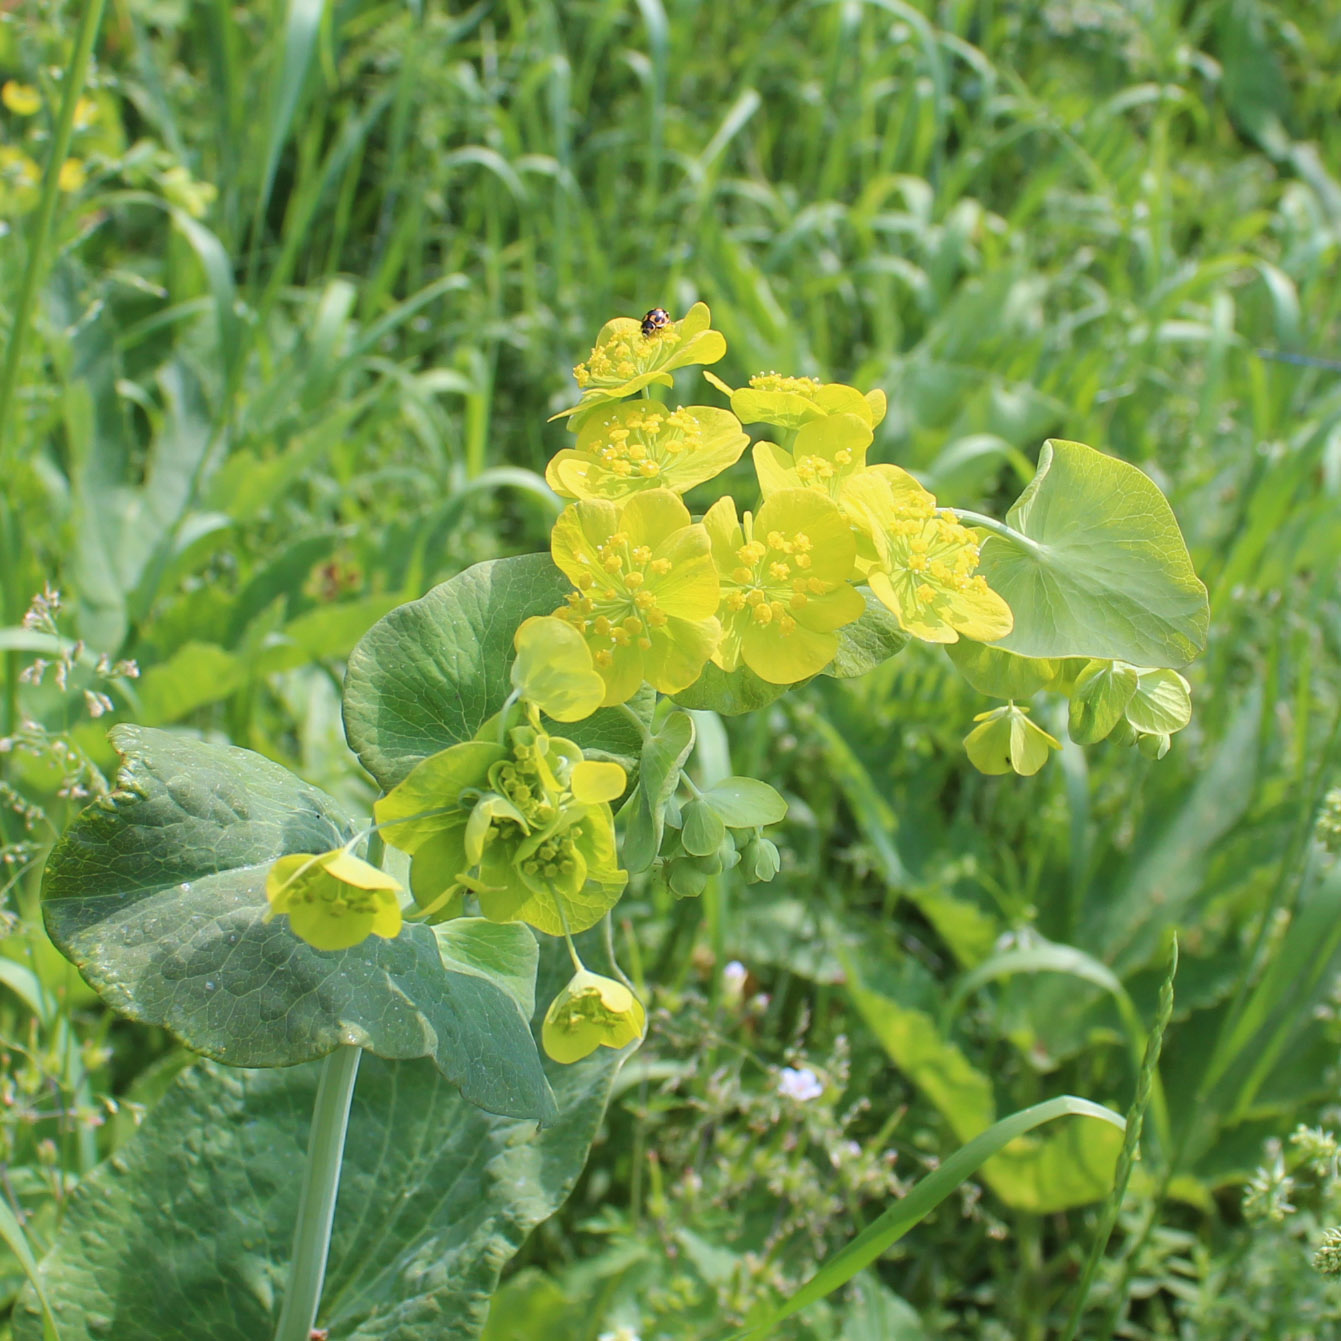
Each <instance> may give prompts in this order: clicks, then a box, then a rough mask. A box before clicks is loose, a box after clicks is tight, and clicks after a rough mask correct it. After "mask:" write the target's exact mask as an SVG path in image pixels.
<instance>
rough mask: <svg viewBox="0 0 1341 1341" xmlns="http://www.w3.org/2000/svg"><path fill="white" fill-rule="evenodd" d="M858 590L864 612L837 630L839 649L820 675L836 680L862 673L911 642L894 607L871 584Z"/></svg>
mask: <svg viewBox="0 0 1341 1341" xmlns="http://www.w3.org/2000/svg"><path fill="white" fill-rule="evenodd" d="M857 594H858V595H859V596H860V597H861V598H862V599H863V600H864V601H865V602H866V613H865V614H863V615H861V616H860V617H859V618H857V619H855V620H854V621H853V622H852V623H851V624H844V625H843V627H842V628H841V629H839V630H838V651H837V652H835V653H834V658H833V660H832V661H831V662H829V664H828V665H827V666H825V668H824V669H823V670H822V671H821V672H820V674H821V675H832V676H833V677H834V679H836V680H850V679H853V678H854V677H856V676H858V675H865V674H866V672H867V671H871V670H874V669H875V668H876V667H877V666H879V665H880V664H881V663H882V662H885V661H888V660H889V659H890V657H892V656H897V655H898V654H899V653H900V652H902V651H903V649H904V648H905V647H907V646H908V644H909V643H910V642H912V637H913V636H912V634H911V633H907V632H905V631H904V628H903V626H902V625H901V624H900V623H899V621H898V619H897V618H896V617H895V615H894V613H893V611H892V610H890V609H889V607H888V606H887V605H886V604H885V603H884V602H883V601H882V600H881V599H880V598H879V597H878V596H877V595H876V594H875V592H873V591H872V590H871V589H870V587H864V586H863V587H858V588H857Z"/></svg>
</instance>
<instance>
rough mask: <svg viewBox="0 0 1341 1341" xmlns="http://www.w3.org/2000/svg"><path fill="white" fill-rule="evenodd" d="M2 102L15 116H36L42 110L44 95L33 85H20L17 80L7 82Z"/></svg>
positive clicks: (1, 94) (1, 91)
mask: <svg viewBox="0 0 1341 1341" xmlns="http://www.w3.org/2000/svg"><path fill="white" fill-rule="evenodd" d="M0 102H3V103H4V104H5V106H6V107H7V108H8V109H9V111H11V112H13V113H14V115H15V116H34V115H36V114H37V113H38V112H39V111H41V110H42V95H41V94H40V93H39V92H38V91H37V90H36V89H35V88H33V86H32V85H31V84H20V83H19V82H18V80H17V79H7V80H6V81H5V85H4V87H3V88H0Z"/></svg>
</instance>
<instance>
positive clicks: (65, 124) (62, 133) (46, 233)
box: [0, 0, 104, 464]
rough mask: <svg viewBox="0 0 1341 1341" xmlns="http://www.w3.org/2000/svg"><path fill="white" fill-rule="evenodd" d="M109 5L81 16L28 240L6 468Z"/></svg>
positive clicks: (2, 442)
mask: <svg viewBox="0 0 1341 1341" xmlns="http://www.w3.org/2000/svg"><path fill="white" fill-rule="evenodd" d="M103 4H104V0H87V3H86V4H85V5H84V12H83V13H82V14H81V15H80V16H79V28H78V31H77V32H76V33H75V41H74V54H73V56H71V58H70V64H69V65H68V66H67V67H66V70H65V78H64V79H63V80H62V95H61V109H60V113H59V115H58V116H57V118H56V132H55V134H54V135H52V137H51V152H50V154H48V156H47V164H46V171H45V172H44V173H43V174H42V195H41V199H40V200H39V201H38V204H37V213H36V214H35V215H34V216H33V225H32V231H31V232H30V233H29V234H28V258H27V261H26V263H25V264H24V267H23V278H22V279H21V280H20V281H19V293H18V297H17V298H16V299H15V301H14V323H13V325H12V326H11V327H10V331H9V348H8V349H6V350H5V363H4V368H3V370H2V371H0V464H3V462H4V457H5V453H6V451H7V450H8V448H9V444H10V441H11V439H12V438H13V436H14V435H13V434H12V433H11V432H10V429H9V419H10V415H11V413H12V412H13V404H14V388H15V385H16V384H17V382H18V378H19V363H20V361H21V360H22V357H23V345H24V341H25V340H26V338H27V335H28V327H29V326H30V325H31V324H32V315H33V305H34V303H35V302H36V301H37V284H38V280H39V279H40V278H41V274H42V262H43V260H44V259H45V256H46V250H47V244H48V243H49V242H50V241H51V224H52V220H53V219H54V218H55V217H56V198H57V196H58V195H59V193H60V192H59V186H58V182H59V178H60V171H61V164H62V163H64V162H65V158H66V155H67V154H68V153H69V151H70V138H71V136H72V135H73V133H74V115H75V106H76V104H77V103H78V102H79V95H80V94H81V93H82V92H83V91H84V76H85V75H86V74H87V73H88V63H89V58H90V57H91V56H92V54H93V43H94V42H95V41H96V40H97V36H98V26H99V25H100V24H101V22H102V10H103Z"/></svg>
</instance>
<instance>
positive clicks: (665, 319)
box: [643, 307, 670, 337]
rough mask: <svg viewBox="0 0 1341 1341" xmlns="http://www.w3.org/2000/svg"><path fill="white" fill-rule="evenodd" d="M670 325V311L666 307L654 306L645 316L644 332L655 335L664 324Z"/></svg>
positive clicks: (647, 334)
mask: <svg viewBox="0 0 1341 1341" xmlns="http://www.w3.org/2000/svg"><path fill="white" fill-rule="evenodd" d="M669 325H670V313H669V312H667V311H666V309H665V308H664V307H654V308H653V309H652V310H651V311H650V312H649V313H648V314H647V315H646V316H645V317H644V318H643V334H644V335H646V336H649V337H650V336H653V335H655V334H656V333H657V332H658V331H659V330H660V329H661V328H662V327H663V326H669Z"/></svg>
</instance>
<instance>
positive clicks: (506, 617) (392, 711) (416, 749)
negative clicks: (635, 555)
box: [344, 554, 650, 791]
mask: <svg viewBox="0 0 1341 1341" xmlns="http://www.w3.org/2000/svg"><path fill="white" fill-rule="evenodd" d="M571 590H572V586H571V584H570V583H569V582H568V581H567V579H565V578H564V576H563V574H562V573H560V572H559V570H558V569H557V568H555V566H554V564H553V563H552V562H551V561H550V558H549V555H547V554H526V555H521V556H518V557H516V558H508V559H493V560H490V561H489V562H488V563H477V564H475V565H474V566H473V567H471V568H468V569H466V571H465V572H464V573H461V574H459V575H458V576H457V577H454V578H452V579H451V580H450V581H448V582H444V583H442V584H441V586H437V587H434V588H433V590H432V591H430V592H429V593H428V595H426V596H424V597H422V598H421V599H419V600H417V601H411V602H409V604H407V605H401V606H398V607H397V608H396V609H394V610H393V611H392V612H391V613H390V614H389V615H387V616H386V617H385V618H384V619H380V620H378V622H377V623H376V624H374V625H373V626H372V628H370V629H369V630H368V632H367V633H366V634H365V635H364V637H363V639H362V641H360V643H359V645H358V646H357V647H355V648H354V650H353V652H351V653H350V656H349V670H348V673H347V674H346V676H345V697H344V709H345V732H346V734H347V735H348V737H349V743H350V746H351V747H352V748H353V749H354V751H355V752H356V753H357V754H358V756H359V759H360V760H361V761H362V763H363V766H364V767H365V768H366V769H367V770H368V772H370V773H371V774H372V775H373V777H374V778H376V779H377V781H378V783H379V784H380V785H381V787H382V788H383V790H385V791H389V790H390V789H391V788H392V787H394V786H395V785H396V783H398V782H399V781H400V780H401V779H402V778H403V777H405V775H406V774H407V773H408V772H409V771H410V770H411V769H412V768H413V767H414V766H415V764H417V763H418V762H419V761H420V760H421V759H426V758H427V757H428V756H429V755H431V754H437V753H438V751H440V750H444V749H446V748H447V747H448V746H449V745H456V744H459V743H460V742H462V741H467V740H470V739H471V738H472V737H473V736H474V735H475V733H476V732H477V731H478V730H479V728H480V726H481V725H482V724H483V723H484V722H485V721H487V720H488V719H489V718H490V717H492V716H493V715H494V713H496V712H497V711H498V710H499V709H500V708H501V707H502V706H503V703H504V700H505V699H506V698H507V696H508V693H509V692H510V690H511V688H512V679H511V666H512V660H513V643H512V640H513V635H514V634H515V633H516V631H517V628H518V627H519V626H520V625H521V623H522V622H523V621H524V620H526V619H529V618H530V617H531V616H532V615H549V614H552V613H553V612H554V610H555V609H556V608H557V607H558V606H559V604H560V603H561V602H562V601H563V599H564V597H565V596H566V594H567V593H568V592H569V591H571ZM629 706H630V707H631V708H633V709H634V710H635V711H637V712H639V713H640V714H643V715H646V714H647V713H648V712H649V711H650V701H649V696H648V695H646V694H641V695H639V696H636V697H635V698H634V699H633V700H631V701H630V704H629ZM564 734H565V735H570V736H572V738H573V739H574V740H576V741H577V743H578V744H579V745H582V746H583V747H584V748H588V749H598V750H604V751H606V752H607V753H609V754H612V755H615V756H617V757H620V758H627V759H629V761H630V763H632V761H633V759H635V758H636V757H637V754H638V750H639V748H640V738H639V735H638V731H637V729H636V728H635V727H634V725H633V723H632V722H630V721H629V720H628V718H627V717H626V716H625V715H624V714H623V713H622V712H620V711H619V710H618V709H603V710H601V711H599V712H596V713H595V714H593V715H592V716H591V717H589V718H587V719H586V720H585V721H583V722H582V723H581V724H580V725H575V726H573V727H571V728H570V729H569V730H568V731H566V732H565V733H564Z"/></svg>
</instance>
